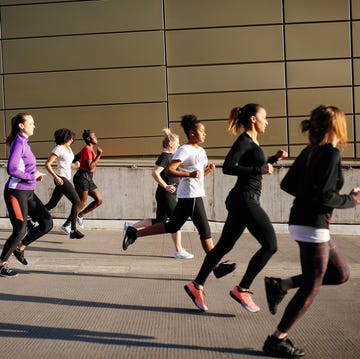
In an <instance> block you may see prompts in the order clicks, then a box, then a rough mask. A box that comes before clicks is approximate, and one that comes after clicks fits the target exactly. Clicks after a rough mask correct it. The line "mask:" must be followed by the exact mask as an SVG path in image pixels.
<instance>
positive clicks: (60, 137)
mask: <svg viewBox="0 0 360 359" xmlns="http://www.w3.org/2000/svg"><path fill="white" fill-rule="evenodd" d="M74 137H75V133H74V132H71V131H70V130H69V129H68V128H60V129H58V130H56V131H55V132H54V138H55V143H56V146H55V147H54V149H53V150H52V152H51V155H50V156H49V158H48V160H47V161H46V164H45V167H46V169H47V170H48V172H49V173H50V174H51V175H52V176H53V177H54V183H55V188H54V191H53V193H52V196H51V198H50V200H49V202H48V203H47V204H46V205H45V207H46V208H47V209H48V210H49V211H50V210H52V209H53V208H55V207H56V206H57V204H58V203H59V201H60V199H61V198H62V196H63V195H65V197H66V198H67V199H68V200H69V201H70V202H71V204H72V205H71V212H70V216H69V217H68V218H67V220H66V221H65V223H64V224H63V225H62V226H61V232H62V233H64V234H70V238H71V239H81V238H83V237H84V234H83V233H81V232H79V231H78V230H77V229H76V217H77V213H78V208H79V206H80V198H79V196H78V194H77V193H76V191H75V188H74V186H73V184H72V183H71V182H70V180H71V169H72V168H78V167H79V162H77V163H74V164H73V159H74V153H73V151H72V150H71V145H72V143H73V142H74ZM54 161H56V163H57V166H56V171H54V170H53V168H52V164H53V162H54ZM70 224H71V227H70Z"/></svg>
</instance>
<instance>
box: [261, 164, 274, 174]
mask: <svg viewBox="0 0 360 359" xmlns="http://www.w3.org/2000/svg"><path fill="white" fill-rule="evenodd" d="M273 172H274V167H273V165H271V164H270V163H266V164H265V165H264V166H262V167H261V173H262V174H263V175H271V174H272V173H273Z"/></svg>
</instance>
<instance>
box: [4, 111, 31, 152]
mask: <svg viewBox="0 0 360 359" xmlns="http://www.w3.org/2000/svg"><path fill="white" fill-rule="evenodd" d="M27 116H31V115H30V114H29V113H26V112H19V113H18V114H17V115H15V116H14V117H13V118H12V119H11V131H10V134H9V136H7V137H6V140H5V142H6V144H7V145H8V146H10V145H11V144H12V142H13V141H14V139H15V137H16V136H17V134H18V133H20V127H19V125H20V123H24V122H25V121H26V117H27Z"/></svg>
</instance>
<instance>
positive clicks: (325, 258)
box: [278, 240, 350, 333]
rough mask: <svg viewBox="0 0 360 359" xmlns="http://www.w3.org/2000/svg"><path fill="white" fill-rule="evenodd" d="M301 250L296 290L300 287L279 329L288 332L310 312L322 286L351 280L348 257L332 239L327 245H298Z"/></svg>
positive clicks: (293, 278)
mask: <svg viewBox="0 0 360 359" xmlns="http://www.w3.org/2000/svg"><path fill="white" fill-rule="evenodd" d="M297 243H298V244H299V247H300V261H301V270H302V274H301V275H298V276H295V277H292V281H293V288H299V289H298V290H297V292H296V293H295V295H294V297H293V298H292V299H291V300H290V302H289V304H288V305H287V307H286V309H285V312H284V314H283V317H282V319H281V321H280V323H279V325H278V330H280V331H281V332H282V333H288V332H289V330H290V329H291V327H292V326H293V325H294V324H295V322H296V321H297V320H299V319H300V317H301V316H302V315H304V313H305V312H306V311H307V309H308V308H309V306H310V305H311V303H312V302H313V301H314V299H315V297H316V295H317V294H318V292H319V289H320V286H321V285H337V284H342V283H345V282H346V281H347V280H348V279H349V275H350V271H349V267H348V265H347V263H346V261H345V258H344V257H343V256H342V255H341V254H340V252H339V250H338V249H337V247H336V245H335V243H333V242H332V241H331V240H330V241H328V242H325V243H306V242H297Z"/></svg>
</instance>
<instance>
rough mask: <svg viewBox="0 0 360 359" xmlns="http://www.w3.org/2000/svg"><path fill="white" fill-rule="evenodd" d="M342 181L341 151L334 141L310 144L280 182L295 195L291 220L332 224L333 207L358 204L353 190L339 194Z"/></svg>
mask: <svg viewBox="0 0 360 359" xmlns="http://www.w3.org/2000/svg"><path fill="white" fill-rule="evenodd" d="M343 185H344V176H343V173H342V170H341V155H340V151H339V150H338V149H337V148H335V147H333V146H332V145H331V144H325V145H322V146H310V145H309V146H307V147H306V148H305V149H303V150H302V152H301V153H300V155H299V156H298V157H297V158H296V160H295V161H294V163H293V164H292V166H291V167H290V169H289V171H288V172H287V173H286V175H285V177H284V178H283V180H282V181H281V185H280V186H281V189H282V190H284V191H285V192H287V193H289V194H291V195H293V196H295V200H294V202H293V206H292V208H291V211H290V219H289V224H295V225H303V226H311V227H315V228H329V224H330V219H331V215H332V212H333V209H334V208H350V207H354V206H355V200H354V198H353V197H352V196H351V195H350V194H347V195H344V194H343V195H341V194H339V191H340V189H341V188H342V186H343Z"/></svg>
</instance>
